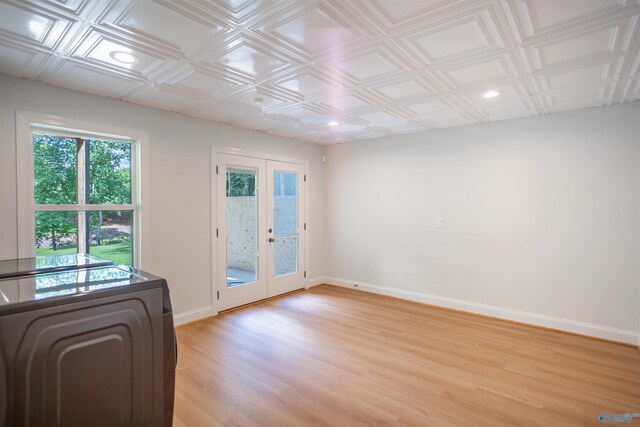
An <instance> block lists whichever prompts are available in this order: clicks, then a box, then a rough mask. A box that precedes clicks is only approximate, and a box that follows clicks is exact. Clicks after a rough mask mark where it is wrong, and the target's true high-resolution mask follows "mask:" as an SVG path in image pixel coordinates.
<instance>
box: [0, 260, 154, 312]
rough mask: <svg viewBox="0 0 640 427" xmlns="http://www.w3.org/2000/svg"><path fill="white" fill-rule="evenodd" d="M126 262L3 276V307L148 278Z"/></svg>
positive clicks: (0, 302)
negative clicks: (12, 276)
mask: <svg viewBox="0 0 640 427" xmlns="http://www.w3.org/2000/svg"><path fill="white" fill-rule="evenodd" d="M148 280H149V279H147V278H146V277H144V276H141V275H140V274H137V273H134V272H133V270H132V269H130V268H129V267H125V266H119V267H114V266H109V267H98V268H80V269H76V270H68V271H59V272H53V273H44V274H35V275H31V276H22V277H14V278H5V279H0V307H2V306H6V305H12V304H19V303H26V302H34V301H43V300H48V299H53V298H62V297H74V296H78V295H86V294H90V293H97V292H99V291H102V290H107V289H112V288H117V287H126V286H132V285H136V284H140V283H144V282H147V281H148Z"/></svg>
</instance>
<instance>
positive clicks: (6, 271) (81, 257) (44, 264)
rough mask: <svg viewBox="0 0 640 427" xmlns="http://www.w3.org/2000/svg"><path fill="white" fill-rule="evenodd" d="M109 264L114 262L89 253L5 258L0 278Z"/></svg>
mask: <svg viewBox="0 0 640 427" xmlns="http://www.w3.org/2000/svg"><path fill="white" fill-rule="evenodd" d="M107 265H113V262H111V261H109V260H106V259H102V258H98V257H96V256H93V255H88V254H72V255H55V256H41V257H35V258H21V259H11V260H3V261H0V279H2V278H5V277H18V276H28V275H32V274H40V273H48V272H53V271H64V270H72V269H78V268H86V267H101V266H107Z"/></svg>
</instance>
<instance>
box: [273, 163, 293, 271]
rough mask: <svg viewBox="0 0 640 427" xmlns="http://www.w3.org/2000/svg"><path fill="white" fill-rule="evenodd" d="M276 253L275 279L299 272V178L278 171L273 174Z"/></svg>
mask: <svg viewBox="0 0 640 427" xmlns="http://www.w3.org/2000/svg"><path fill="white" fill-rule="evenodd" d="M273 218H274V224H273V225H274V227H273V234H274V240H275V241H274V248H273V249H274V250H273V263H274V264H273V269H274V275H275V277H279V276H285V275H288V274H293V273H296V272H297V271H298V174H297V173H296V172H282V171H274V173H273Z"/></svg>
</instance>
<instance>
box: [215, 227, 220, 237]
mask: <svg viewBox="0 0 640 427" xmlns="http://www.w3.org/2000/svg"><path fill="white" fill-rule="evenodd" d="M218 236H219V235H218V229H217V228H216V237H218Z"/></svg>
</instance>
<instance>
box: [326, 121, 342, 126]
mask: <svg viewBox="0 0 640 427" xmlns="http://www.w3.org/2000/svg"><path fill="white" fill-rule="evenodd" d="M327 124H328V125H329V126H338V125H339V124H340V123H338V122H337V121H335V120H331V121H330V122H329V123H327Z"/></svg>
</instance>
